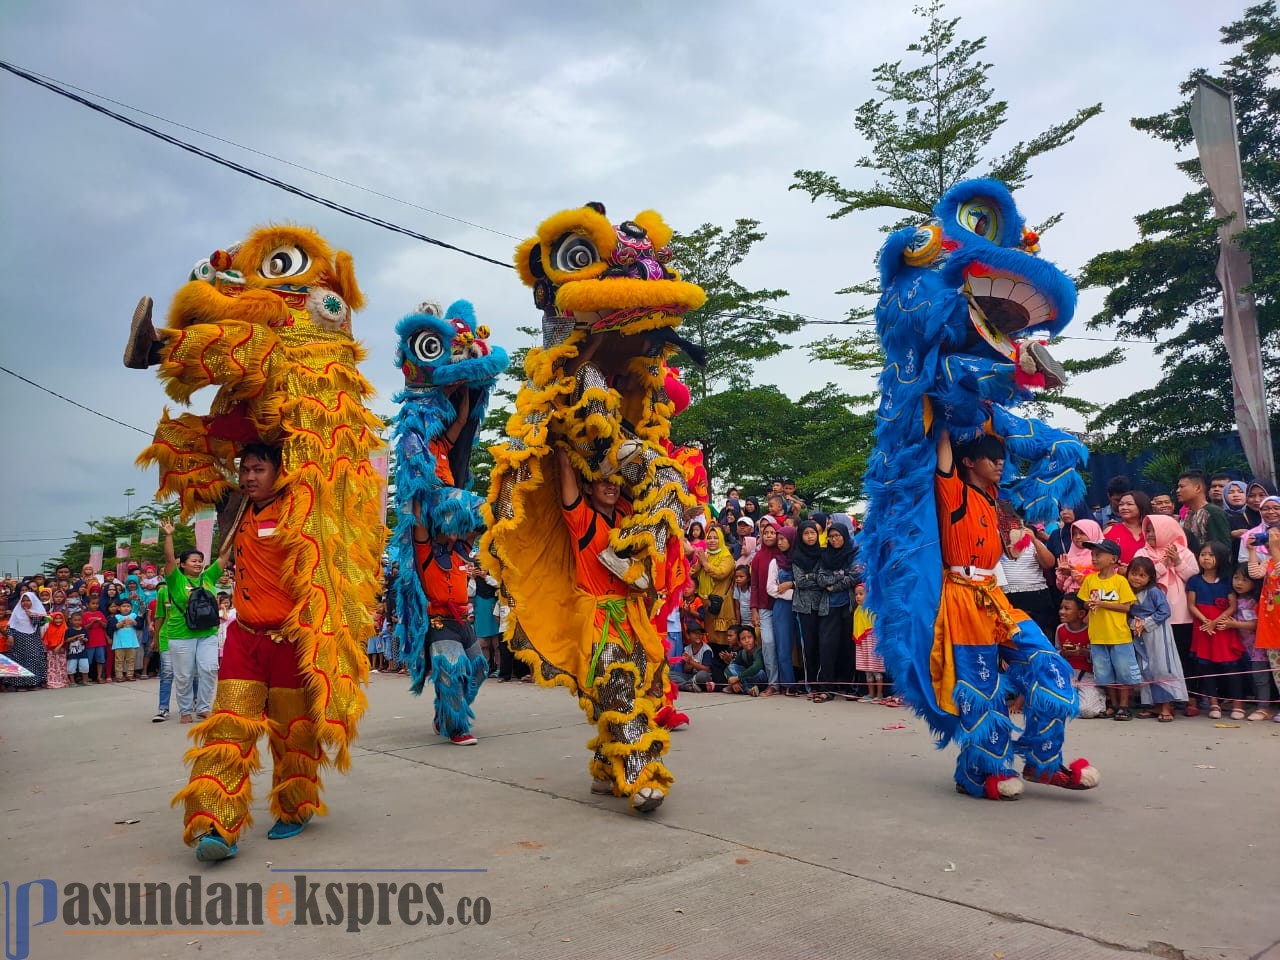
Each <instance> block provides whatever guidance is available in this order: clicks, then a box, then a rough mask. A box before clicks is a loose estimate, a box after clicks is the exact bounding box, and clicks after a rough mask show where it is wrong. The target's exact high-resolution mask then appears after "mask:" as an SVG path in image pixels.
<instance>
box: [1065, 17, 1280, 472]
mask: <svg viewBox="0 0 1280 960" xmlns="http://www.w3.org/2000/svg"><path fill="white" fill-rule="evenodd" d="M1222 42H1223V43H1224V44H1226V45H1228V46H1231V47H1238V50H1237V51H1236V52H1235V54H1234V55H1232V56H1231V57H1230V58H1229V59H1227V60H1226V61H1225V62H1224V63H1223V64H1222V68H1221V70H1220V71H1218V72H1217V73H1210V72H1209V71H1208V70H1204V69H1198V70H1195V71H1193V72H1192V74H1191V75H1190V77H1188V79H1187V80H1186V82H1185V83H1183V84H1182V85H1181V87H1180V88H1179V90H1180V92H1181V94H1182V95H1183V100H1182V102H1180V103H1179V104H1178V105H1177V106H1175V107H1174V108H1173V109H1171V110H1169V111H1167V112H1165V113H1161V114H1157V115H1155V116H1151V117H1139V118H1135V119H1134V120H1133V121H1132V124H1133V126H1134V127H1135V128H1136V129H1138V130H1141V131H1143V132H1145V133H1149V134H1150V135H1151V136H1153V137H1155V138H1156V139H1158V140H1162V141H1164V142H1165V143H1168V144H1171V145H1172V146H1174V147H1176V148H1186V147H1188V146H1190V145H1191V144H1192V143H1194V139H1195V138H1194V135H1193V134H1192V131H1191V120H1190V103H1191V94H1192V92H1193V91H1194V90H1195V87H1196V85H1197V83H1198V82H1199V80H1200V79H1201V78H1202V77H1207V78H1209V79H1211V80H1213V81H1215V82H1216V83H1219V84H1221V85H1222V86H1224V87H1227V88H1228V89H1230V90H1231V91H1232V93H1233V95H1234V97H1235V109H1236V122H1237V126H1238V134H1239V140H1240V162H1241V170H1242V172H1243V174H1244V184H1245V205H1246V215H1247V217H1248V220H1249V225H1248V227H1247V229H1246V230H1245V231H1244V232H1243V233H1242V234H1241V236H1240V241H1241V244H1242V245H1243V246H1244V247H1245V248H1246V249H1247V250H1248V251H1249V254H1250V256H1251V258H1252V261H1253V277H1254V285H1253V293H1254V296H1255V298H1256V300H1257V306H1258V333H1259V338H1260V340H1261V346H1262V354H1263V365H1264V371H1265V375H1266V379H1267V382H1268V383H1271V384H1275V383H1277V382H1280V221H1278V220H1277V213H1278V212H1280V86H1277V84H1276V82H1275V77H1276V68H1277V64H1276V59H1277V57H1280V18H1278V17H1277V15H1276V4H1275V2H1274V0H1268V2H1266V3H1260V4H1257V5H1255V6H1252V7H1249V8H1248V9H1247V10H1245V12H1244V15H1243V16H1242V17H1241V18H1240V19H1239V20H1237V21H1235V22H1234V23H1231V24H1229V25H1228V26H1226V27H1223V28H1222ZM1177 166H1178V168H1179V169H1181V170H1182V171H1183V172H1184V173H1186V174H1187V176H1188V177H1190V178H1191V180H1192V181H1193V182H1194V183H1195V185H1196V189H1195V191H1194V192H1192V193H1189V194H1187V195H1186V196H1184V197H1182V199H1180V200H1178V201H1177V202H1175V203H1171V204H1169V205H1167V206H1164V207H1160V208H1158V209H1155V210H1149V211H1147V212H1146V213H1143V214H1141V215H1140V216H1138V217H1137V218H1136V223H1137V226H1138V235H1139V239H1138V242H1137V243H1136V244H1134V245H1133V246H1132V247H1129V248H1128V249H1126V250H1112V251H1108V252H1106V253H1101V254H1098V255H1097V256H1096V257H1094V258H1093V259H1092V260H1090V261H1089V262H1088V263H1087V264H1085V267H1084V271H1083V273H1082V275H1081V286H1082V287H1085V286H1092V287H1106V288H1108V293H1107V297H1106V300H1105V302H1104V304H1103V308H1102V310H1101V312H1099V313H1098V314H1097V315H1096V316H1095V317H1093V318H1092V319H1091V320H1090V321H1089V326H1090V327H1094V328H1099V327H1110V328H1112V329H1114V331H1115V332H1116V333H1117V334H1118V335H1119V336H1121V337H1142V338H1149V339H1155V340H1157V341H1158V342H1157V344H1156V348H1155V349H1156V352H1157V353H1159V354H1160V355H1161V356H1162V358H1163V360H1162V374H1161V379H1160V381H1159V382H1158V383H1157V384H1156V385H1155V386H1154V387H1152V388H1151V389H1148V390H1139V391H1137V392H1135V393H1133V394H1131V395H1130V396H1129V397H1128V398H1126V399H1125V400H1123V401H1120V402H1117V403H1114V404H1111V405H1109V406H1106V407H1104V408H1103V409H1102V410H1101V411H1100V412H1099V413H1098V414H1097V416H1096V417H1095V418H1094V420H1093V421H1092V423H1091V424H1090V427H1091V428H1093V429H1095V430H1098V431H1101V432H1102V433H1103V435H1104V437H1105V442H1106V443H1107V444H1108V445H1109V446H1111V447H1113V448H1114V449H1117V450H1121V451H1125V452H1128V453H1134V452H1136V451H1139V450H1141V449H1144V448H1146V447H1149V446H1155V445H1160V446H1168V445H1170V444H1174V443H1176V444H1179V445H1188V444H1195V443H1197V442H1198V441H1202V440H1205V439H1208V438H1210V437H1212V436H1214V435H1217V434H1221V433H1226V432H1230V431H1232V430H1234V429H1235V420H1234V414H1233V410H1234V401H1233V397H1232V386H1231V366H1230V361H1229V360H1228V358H1227V352H1226V347H1225V345H1224V343H1223V339H1222V316H1221V309H1222V307H1221V304H1222V289H1221V287H1220V286H1219V285H1218V280H1217V277H1216V276H1215V275H1214V270H1215V267H1216V265H1217V260H1218V236H1217V229H1218V225H1219V221H1218V220H1216V219H1215V215H1214V209H1213V201H1212V198H1211V197H1210V195H1209V190H1208V187H1207V186H1205V184H1204V179H1203V176H1202V175H1201V172H1200V163H1199V160H1198V158H1196V157H1194V156H1192V157H1190V158H1188V159H1186V160H1183V161H1181V162H1179V163H1178V164H1177ZM1270 400H1271V411H1272V418H1273V420H1276V419H1280V394H1277V393H1276V391H1275V390H1274V388H1273V389H1272V392H1271V397H1270ZM1276 439H1277V440H1280V437H1277V438H1276Z"/></svg>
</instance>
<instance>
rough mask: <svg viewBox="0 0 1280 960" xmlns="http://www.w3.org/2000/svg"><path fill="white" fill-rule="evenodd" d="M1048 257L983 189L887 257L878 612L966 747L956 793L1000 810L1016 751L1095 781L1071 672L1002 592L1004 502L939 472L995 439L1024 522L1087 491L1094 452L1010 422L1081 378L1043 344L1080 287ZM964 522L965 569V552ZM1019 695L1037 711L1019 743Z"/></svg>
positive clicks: (955, 200)
mask: <svg viewBox="0 0 1280 960" xmlns="http://www.w3.org/2000/svg"><path fill="white" fill-rule="evenodd" d="M1038 252H1039V241H1038V237H1036V235H1035V234H1034V233H1032V232H1031V231H1029V230H1027V229H1026V228H1025V226H1024V223H1023V219H1022V217H1021V215H1020V214H1019V213H1018V209H1017V207H1016V206H1015V205H1014V202H1013V198H1012V196H1011V195H1010V193H1009V190H1008V188H1006V187H1005V186H1004V185H1003V184H1002V183H999V182H997V181H994V180H969V181H964V182H962V183H959V184H957V185H956V186H955V187H953V188H951V189H950V190H949V191H947V193H946V194H945V195H944V196H943V197H942V199H941V200H940V201H939V203H938V206H937V207H936V208H935V219H933V220H931V221H929V222H927V223H925V224H924V225H922V226H920V227H908V228H905V229H903V230H899V231H898V232H897V233H894V234H893V235H891V236H890V237H889V239H888V240H887V241H886V243H885V245H884V247H883V249H882V250H881V253H880V275H881V283H882V288H883V293H882V295H881V297H880V302H879V304H878V305H877V307H876V329H877V333H878V334H879V338H880V343H881V346H882V348H883V349H884V352H885V360H886V362H885V369H884V372H883V374H881V377H880V394H881V398H880V407H879V412H878V422H877V426H876V446H875V449H874V451H873V453H872V456H871V460H870V463H869V465H868V469H867V476H866V487H865V489H866V492H867V495H868V498H869V504H868V507H867V523H866V527H865V531H864V533H863V536H862V539H861V542H860V547H861V557H862V559H863V561H864V562H865V564H866V582H867V587H868V604H869V606H870V608H871V609H872V610H873V611H874V613H875V614H876V616H877V618H878V619H877V624H876V630H877V634H878V637H879V643H878V649H879V651H880V652H881V653H882V654H883V655H884V659H885V665H886V666H887V667H888V670H889V673H890V674H891V675H892V677H893V681H894V684H895V687H896V690H897V692H898V693H899V694H900V695H901V696H902V697H903V698H904V699H905V700H906V701H907V703H909V704H910V705H911V706H912V707H913V708H914V709H915V711H916V712H917V713H918V714H920V715H921V716H922V717H924V718H925V719H926V720H927V721H928V723H929V726H930V728H931V730H932V731H933V733H934V735H935V736H936V737H937V738H938V740H939V746H944V745H946V744H947V743H949V742H950V741H952V740H955V741H956V742H957V743H958V744H959V746H960V757H959V760H958V762H957V764H956V775H955V778H956V784H957V787H958V788H959V789H960V790H961V791H963V792H966V793H969V794H971V795H973V796H978V797H982V796H986V797H990V798H991V799H1012V798H1014V797H1016V796H1017V795H1018V793H1020V792H1021V782H1020V781H1018V780H1016V774H1015V773H1014V771H1013V768H1012V760H1013V757H1014V756H1015V755H1020V756H1022V757H1023V758H1024V760H1025V767H1024V771H1023V775H1024V776H1025V777H1026V778H1027V779H1030V780H1035V781H1038V782H1043V783H1051V784H1053V785H1055V786H1063V787H1067V788H1070V789H1087V788H1088V787H1090V786H1093V785H1095V784H1096V783H1097V771H1096V770H1094V769H1093V768H1092V767H1090V766H1089V765H1088V761H1084V760H1080V761H1076V762H1075V763H1074V764H1072V765H1071V766H1070V768H1068V767H1066V766H1064V765H1063V764H1062V760H1061V749H1062V743H1063V738H1064V736H1065V726H1064V725H1065V722H1066V720H1067V719H1068V718H1070V717H1072V716H1074V715H1075V712H1076V696H1075V691H1074V690H1073V689H1072V687H1071V683H1070V677H1071V668H1070V667H1069V666H1068V665H1067V663H1066V661H1064V660H1063V659H1062V658H1061V657H1060V656H1059V655H1058V654H1057V652H1056V651H1055V650H1054V648H1053V646H1052V644H1051V643H1050V642H1049V641H1048V639H1047V638H1046V637H1045V636H1044V634H1043V633H1042V632H1041V630H1040V629H1039V628H1038V627H1037V626H1036V625H1035V623H1034V622H1033V621H1031V620H1030V619H1029V618H1027V616H1026V615H1025V614H1023V613H1022V612H1021V611H1017V610H1014V609H1013V608H1012V607H1011V606H1010V604H1009V602H1008V600H1007V599H1005V597H1004V594H1003V592H1002V591H1001V589H1000V588H999V586H997V585H996V581H995V575H994V574H995V570H994V569H993V568H994V567H995V566H996V565H997V564H998V562H999V556H1000V552H1001V549H1002V547H1003V543H1002V538H1001V535H1000V532H999V529H998V526H997V523H996V514H995V501H994V499H993V495H994V493H995V492H996V491H995V490H994V488H988V489H982V488H980V487H977V486H972V485H970V484H968V483H963V484H961V483H958V482H957V481H956V480H955V477H957V476H959V464H960V461H961V456H960V455H959V453H957V454H956V455H955V461H956V464H957V468H956V470H954V471H950V472H939V471H938V470H937V469H936V468H937V467H938V464H939V461H938V439H939V436H940V434H939V431H941V430H944V429H945V430H946V431H947V433H948V434H949V436H950V438H951V440H953V441H956V442H958V443H964V442H972V441H975V440H977V439H978V438H981V437H983V436H984V434H989V435H994V436H995V437H999V438H1000V439H1001V441H1002V442H1003V449H1004V450H1007V455H1006V454H1005V453H1003V452H1001V453H1000V456H1001V457H1003V458H1004V463H1005V466H1004V472H1003V476H1002V477H1000V478H999V479H1000V487H1001V488H1002V489H1003V491H1004V494H1005V495H1006V496H1007V497H1008V498H1009V499H1010V500H1011V501H1012V502H1013V505H1014V507H1015V508H1016V509H1017V510H1018V511H1019V512H1020V513H1021V514H1022V516H1023V517H1024V519H1025V520H1026V522H1028V523H1034V522H1037V521H1044V520H1050V519H1054V518H1056V517H1057V514H1058V503H1059V501H1063V502H1067V503H1074V502H1076V501H1077V500H1079V498H1080V497H1081V495H1082V494H1083V492H1084V490H1083V482H1082V480H1081V478H1080V475H1079V473H1078V472H1077V468H1078V467H1080V466H1082V465H1083V464H1084V462H1085V460H1086V457H1087V451H1086V450H1085V448H1084V446H1083V445H1082V444H1081V443H1080V442H1079V441H1077V440H1076V439H1074V438H1073V437H1071V436H1070V435H1068V434H1066V433H1063V432H1061V431H1059V430H1055V429H1053V428H1051V427H1049V426H1047V425H1045V424H1043V423H1041V422H1039V421H1036V420H1030V419H1023V418H1021V417H1018V416H1016V415H1014V414H1013V413H1011V412H1010V411H1009V410H1008V409H1007V406H1009V405H1014V404H1017V403H1020V402H1022V401H1023V400H1025V399H1028V398H1030V396H1031V394H1030V393H1029V391H1028V387H1033V386H1034V387H1046V386H1049V387H1052V386H1057V385H1059V384H1061V383H1062V382H1063V380H1064V378H1065V374H1064V372H1063V370H1062V368H1061V366H1060V365H1059V364H1058V363H1057V362H1056V361H1054V360H1053V358H1052V357H1051V356H1050V355H1049V354H1048V351H1047V350H1046V349H1045V345H1044V343H1043V342H1040V341H1036V340H1033V339H1030V338H1029V337H1028V334H1030V333H1032V332H1033V331H1043V332H1045V333H1048V334H1051V335H1056V334H1058V333H1060V332H1061V331H1062V329H1063V328H1064V327H1066V325H1067V323H1068V322H1069V321H1070V319H1071V316H1072V314H1073V312H1074V311H1075V302H1076V293H1075V288H1074V286H1073V285H1072V283H1071V281H1070V280H1069V279H1068V278H1067V276H1066V275H1065V274H1063V273H1062V271H1060V270H1059V269H1058V268H1057V267H1055V266H1054V265H1053V264H1051V263H1048V262H1046V261H1043V260H1040V259H1039V258H1038V257H1037V256H1036V254H1037V253H1038ZM1015 338H1016V339H1015ZM984 455H985V454H984ZM953 498H954V502H953ZM979 523H980V524H981V529H979V528H978V527H977V524H979ZM966 524H967V525H970V527H972V530H971V532H972V536H971V537H970V539H969V541H968V542H967V543H966V544H965V547H964V551H963V552H964V555H963V556H955V555H951V554H955V553H957V551H958V550H959V547H958V546H957V544H959V542H960V540H961V539H963V537H962V536H961V535H960V534H961V533H962V532H963V530H962V525H966ZM964 529H968V528H964ZM979 555H981V556H982V557H987V558H989V559H990V562H989V563H988V562H979V560H978V557H979ZM1002 660H1003V661H1004V664H1005V668H1004V669H1001V661H1002ZM1010 693H1016V694H1020V695H1022V696H1024V697H1025V706H1024V714H1023V716H1024V720H1025V728H1024V730H1023V733H1022V736H1021V738H1020V739H1018V740H1016V741H1013V740H1012V734H1013V733H1015V732H1016V728H1015V727H1014V726H1013V724H1012V722H1011V721H1010V719H1009V715H1008V709H1007V706H1006V702H1005V701H1006V696H1007V695H1008V694H1010Z"/></svg>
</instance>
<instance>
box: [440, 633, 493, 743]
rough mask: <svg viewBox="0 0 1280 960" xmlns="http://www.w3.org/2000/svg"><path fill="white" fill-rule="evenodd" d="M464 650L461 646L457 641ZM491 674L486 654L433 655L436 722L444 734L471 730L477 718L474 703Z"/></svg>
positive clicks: (451, 734) (452, 734) (448, 734)
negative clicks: (485, 680)
mask: <svg viewBox="0 0 1280 960" xmlns="http://www.w3.org/2000/svg"><path fill="white" fill-rule="evenodd" d="M453 646H456V647H458V649H459V650H461V646H460V645H458V644H453ZM487 676H488V663H487V661H486V660H485V658H484V657H483V656H477V657H467V656H466V655H465V654H464V655H462V656H449V655H447V654H437V655H435V656H433V657H432V658H431V680H432V685H433V686H434V687H435V695H436V704H435V721H436V725H437V726H438V727H439V728H440V734H441V736H445V737H453V736H457V735H458V734H460V733H470V732H471V721H472V720H474V719H475V718H476V715H475V712H474V711H473V710H472V709H471V704H472V703H473V702H475V699H476V695H477V694H478V693H479V692H480V685H481V684H482V683H484V678H485V677H487Z"/></svg>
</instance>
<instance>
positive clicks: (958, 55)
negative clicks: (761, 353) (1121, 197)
mask: <svg viewBox="0 0 1280 960" xmlns="http://www.w3.org/2000/svg"><path fill="white" fill-rule="evenodd" d="M943 6H944V4H943V3H942V0H930V2H928V3H926V4H924V5H922V6H917V7H915V8H914V12H915V13H916V14H918V15H919V16H921V17H923V18H924V19H925V21H926V24H927V26H926V29H925V33H924V35H923V36H921V38H920V39H919V40H918V41H916V42H915V43H912V44H910V45H909V46H908V47H907V53H908V54H910V55H911V61H912V65H906V64H905V63H904V61H902V60H896V61H891V62H888V63H882V64H880V65H879V66H878V67H876V68H875V70H874V71H872V79H873V80H874V82H875V88H876V93H877V95H876V96H875V97H873V98H872V99H870V100H868V101H867V102H866V103H864V104H862V106H860V107H859V108H858V109H857V112H856V113H855V114H854V118H853V125H854V129H855V130H857V132H858V133H859V134H860V135H861V136H862V138H863V139H864V140H866V141H867V143H869V144H870V145H871V147H870V152H869V153H867V154H865V155H864V156H862V157H859V158H858V160H857V161H855V163H854V166H855V167H857V168H858V169H859V170H863V171H870V172H871V178H872V182H871V185H870V186H867V187H850V186H846V185H845V184H844V183H842V182H841V181H840V179H839V178H838V177H837V176H836V175H835V174H832V173H827V172H825V171H822V170H797V171H796V172H795V180H794V182H793V183H792V184H791V188H790V189H792V190H799V191H801V192H803V193H807V194H808V195H809V197H810V199H811V200H812V201H813V202H817V201H819V200H822V201H827V202H830V203H833V204H834V205H835V208H834V209H833V210H832V212H831V213H829V214H828V217H830V219H832V220H838V219H840V218H841V217H846V216H849V215H850V214H853V213H860V212H864V211H872V212H875V213H877V214H878V215H879V216H880V217H881V218H882V222H881V229H882V230H883V231H884V232H886V233H889V232H892V231H893V230H896V229H898V228H899V227H902V226H905V225H907V224H912V223H918V222H920V221H921V220H922V219H924V218H925V217H928V216H929V215H930V214H931V213H932V211H933V207H934V205H935V204H936V203H937V202H938V200H939V199H940V198H941V196H942V194H943V193H945V192H946V191H947V189H949V188H950V187H951V186H953V185H954V184H955V183H957V182H958V181H960V180H964V179H966V178H969V177H978V176H985V177H994V178H996V179H998V180H1003V181H1004V182H1005V183H1006V184H1008V185H1009V186H1010V187H1011V188H1013V189H1017V188H1018V187H1020V186H1022V185H1023V184H1025V183H1026V182H1027V181H1028V180H1029V179H1030V178H1031V173H1030V169H1029V168H1030V164H1031V161H1032V160H1034V159H1035V158H1036V157H1039V156H1041V155H1042V154H1045V153H1048V152H1049V151H1051V150H1056V149H1057V148H1059V147H1061V146H1064V145H1065V144H1068V143H1070V142H1071V141H1072V140H1073V139H1074V137H1075V132H1076V131H1077V130H1078V129H1080V127H1081V126H1082V125H1083V124H1085V123H1086V122H1088V121H1089V120H1090V119H1091V118H1093V117H1095V116H1097V115H1098V114H1099V113H1101V112H1102V104H1100V103H1095V104H1093V105H1092V106H1088V107H1084V108H1082V109H1080V110H1077V111H1076V113H1075V114H1074V115H1073V116H1072V117H1071V118H1069V119H1068V120H1065V121H1063V122H1062V123H1056V124H1054V125H1052V126H1050V127H1049V128H1048V129H1046V130H1045V131H1044V132H1043V133H1040V134H1039V135H1037V136H1035V137H1032V138H1031V139H1030V140H1019V141H1017V142H1016V143H1014V144H1013V145H1012V146H1011V147H1009V148H1008V149H1007V150H1006V151H1005V152H1004V153H993V152H992V151H991V147H992V144H993V142H994V141H995V140H996V137H997V135H998V134H999V132H1000V130H1001V128H1002V127H1003V126H1004V124H1005V121H1006V120H1007V114H1008V109H1009V104H1008V103H1007V102H1006V101H1004V100H997V99H996V96H995V90H994V89H993V87H992V86H991V84H990V81H989V78H990V75H991V69H992V65H991V64H990V63H986V62H984V61H983V60H982V59H981V58H982V54H983V52H984V51H985V49H986V46H987V40H986V37H979V38H977V39H976V40H967V39H963V38H961V37H960V36H959V35H958V33H957V29H956V28H957V25H958V24H959V23H960V18H959V17H951V18H947V17H944V16H943ZM1060 218H1061V214H1054V215H1052V216H1050V217H1048V218H1047V219H1046V220H1045V221H1044V222H1043V223H1041V224H1040V225H1039V226H1038V227H1037V228H1036V229H1037V230H1039V231H1041V232H1043V231H1044V230H1045V229H1047V228H1048V227H1050V226H1052V225H1053V224H1054V223H1056V222H1057V221H1058V220H1059V219H1060ZM839 292H840V293H848V294H855V295H858V296H859V300H858V302H857V303H856V304H855V305H854V306H853V307H851V308H850V309H849V312H848V318H847V321H846V322H847V323H849V324H850V325H854V326H865V327H868V329H864V330H861V331H859V332H857V333H855V334H854V335H853V336H852V337H849V338H847V339H831V340H825V341H824V342H821V343H818V344H814V345H813V346H812V347H811V348H810V349H811V352H812V354H813V355H814V356H815V357H816V358H818V359H822V360H834V361H836V362H837V363H840V364H841V365H843V366H846V367H848V368H850V369H853V370H873V369H877V368H879V367H880V366H882V365H883V362H884V358H883V355H882V354H881V353H880V350H879V345H878V343H877V341H876V336H875V333H874V331H872V330H871V329H869V327H870V326H871V319H870V318H871V316H872V314H873V312H874V303H875V300H874V298H875V297H876V296H877V295H878V294H879V282H878V281H877V280H875V279H871V280H867V281H864V282H862V283H856V284H854V285H852V286H850V287H846V288H845V289H843V290H841V291H839ZM1068 369H1070V364H1068Z"/></svg>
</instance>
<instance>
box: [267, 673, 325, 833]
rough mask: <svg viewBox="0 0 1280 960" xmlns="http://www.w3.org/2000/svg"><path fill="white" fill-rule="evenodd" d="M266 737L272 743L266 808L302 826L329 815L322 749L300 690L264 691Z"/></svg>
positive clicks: (305, 698)
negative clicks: (322, 777) (324, 794)
mask: <svg viewBox="0 0 1280 960" xmlns="http://www.w3.org/2000/svg"><path fill="white" fill-rule="evenodd" d="M267 721H268V726H269V732H268V736H269V739H270V743H271V760H272V769H271V797H270V800H269V801H268V808H269V809H270V810H271V815H272V816H273V817H275V818H276V819H277V820H283V821H285V822H286V823H301V822H302V821H303V820H306V819H307V818H308V817H310V816H312V815H313V814H319V815H320V816H324V815H325V814H326V813H328V812H329V809H328V807H326V806H325V804H324V801H323V800H321V799H320V791H321V790H323V789H324V784H323V783H322V782H321V780H320V767H321V766H323V765H324V763H325V755H324V747H322V746H321V745H320V742H319V739H318V738H317V736H316V724H315V721H314V720H312V719H311V716H310V713H309V708H308V706H307V696H306V691H305V690H303V689H301V688H291V687H272V688H271V689H270V690H269V691H268V692H267Z"/></svg>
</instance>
